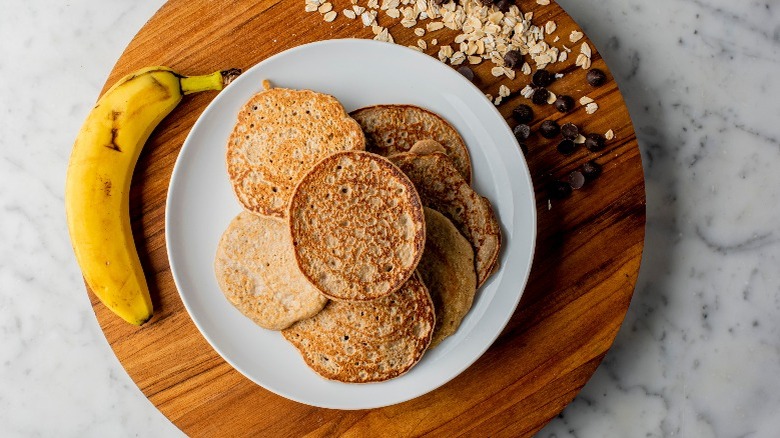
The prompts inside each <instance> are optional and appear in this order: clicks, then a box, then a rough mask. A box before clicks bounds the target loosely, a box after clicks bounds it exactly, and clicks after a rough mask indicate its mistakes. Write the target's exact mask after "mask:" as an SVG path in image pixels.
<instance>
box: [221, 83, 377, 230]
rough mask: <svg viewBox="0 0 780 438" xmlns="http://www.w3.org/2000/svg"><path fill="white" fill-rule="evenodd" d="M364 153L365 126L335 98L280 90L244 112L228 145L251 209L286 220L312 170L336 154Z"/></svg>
mask: <svg viewBox="0 0 780 438" xmlns="http://www.w3.org/2000/svg"><path fill="white" fill-rule="evenodd" d="M363 149H365V137H364V135H363V132H362V131H361V129H360V126H359V125H358V124H357V123H356V122H355V121H354V120H352V119H351V118H350V117H349V116H348V115H347V113H346V112H345V111H344V108H343V107H342V106H341V104H340V103H339V102H338V101H337V100H336V99H335V98H334V97H333V96H329V95H326V94H321V93H316V92H314V91H309V90H290V89H284V88H274V89H271V90H267V91H263V92H260V93H258V94H256V95H254V96H253V97H252V98H251V99H249V101H248V102H247V103H246V104H245V105H244V106H243V108H241V111H240V112H239V114H238V121H237V123H236V126H235V127H234V128H233V132H232V134H231V135H230V139H229V140H228V145H227V155H226V159H227V168H228V176H229V178H230V182H231V184H232V185H233V191H234V192H235V194H236V197H237V198H238V200H239V202H240V203H241V205H242V206H243V207H244V208H245V209H246V210H248V211H251V212H253V213H257V214H262V215H266V216H275V217H279V218H284V217H285V215H286V214H287V204H288V202H289V199H290V197H291V196H292V192H293V190H294V189H295V186H296V184H298V181H300V179H301V178H302V177H303V175H305V174H306V172H307V171H308V170H309V169H310V168H311V166H313V165H314V164H315V163H316V162H318V161H319V160H321V159H322V158H325V157H326V156H328V155H330V154H331V153H333V152H336V151H344V150H363Z"/></svg>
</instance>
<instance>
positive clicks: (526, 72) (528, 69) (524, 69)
mask: <svg viewBox="0 0 780 438" xmlns="http://www.w3.org/2000/svg"><path fill="white" fill-rule="evenodd" d="M520 71H521V72H522V73H523V74H524V75H526V76H530V75H531V66H530V65H528V63H527V62H524V63H523V66H522V67H521V68H520Z"/></svg>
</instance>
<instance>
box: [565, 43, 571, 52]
mask: <svg viewBox="0 0 780 438" xmlns="http://www.w3.org/2000/svg"><path fill="white" fill-rule="evenodd" d="M563 50H565V51H566V52H567V53H571V49H570V48H568V47H566V44H564V45H563Z"/></svg>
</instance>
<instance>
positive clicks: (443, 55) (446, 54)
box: [438, 45, 453, 62]
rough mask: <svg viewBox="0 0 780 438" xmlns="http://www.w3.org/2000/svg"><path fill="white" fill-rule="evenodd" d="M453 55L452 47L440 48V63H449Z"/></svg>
mask: <svg viewBox="0 0 780 438" xmlns="http://www.w3.org/2000/svg"><path fill="white" fill-rule="evenodd" d="M452 53H453V51H452V47H450V46H449V45H447V46H441V47H439V53H438V57H439V61H441V62H447V60H448V59H449V58H450V56H452Z"/></svg>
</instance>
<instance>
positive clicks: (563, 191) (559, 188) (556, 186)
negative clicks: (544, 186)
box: [548, 181, 571, 199]
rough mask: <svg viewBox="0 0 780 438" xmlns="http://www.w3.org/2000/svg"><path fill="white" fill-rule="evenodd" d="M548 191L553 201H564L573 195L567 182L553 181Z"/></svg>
mask: <svg viewBox="0 0 780 438" xmlns="http://www.w3.org/2000/svg"><path fill="white" fill-rule="evenodd" d="M548 191H549V194H550V197H551V198H552V199H564V198H566V197H567V196H569V195H571V186H570V185H569V183H567V182H565V181H552V182H551V183H550V184H549V186H548Z"/></svg>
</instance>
